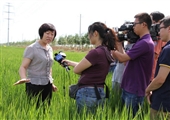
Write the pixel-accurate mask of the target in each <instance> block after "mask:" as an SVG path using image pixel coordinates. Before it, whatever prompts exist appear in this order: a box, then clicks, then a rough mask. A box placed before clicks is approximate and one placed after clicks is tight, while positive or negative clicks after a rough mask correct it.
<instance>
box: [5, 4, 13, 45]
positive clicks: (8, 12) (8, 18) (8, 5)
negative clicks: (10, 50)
mask: <svg viewBox="0 0 170 120" xmlns="http://www.w3.org/2000/svg"><path fill="white" fill-rule="evenodd" d="M6 6H7V7H8V11H5V12H6V13H7V14H8V17H7V18H6V19H7V20H8V30H7V32H8V33H7V45H8V46H9V22H10V20H11V18H10V14H11V13H12V12H10V7H12V6H11V5H10V3H8V4H7V5H6Z"/></svg>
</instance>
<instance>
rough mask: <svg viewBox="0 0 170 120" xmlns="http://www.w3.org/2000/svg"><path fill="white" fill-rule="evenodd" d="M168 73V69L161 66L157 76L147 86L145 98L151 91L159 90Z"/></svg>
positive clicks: (169, 69)
mask: <svg viewBox="0 0 170 120" xmlns="http://www.w3.org/2000/svg"><path fill="white" fill-rule="evenodd" d="M169 72H170V67H167V66H165V65H161V66H160V69H159V72H158V75H157V76H156V77H155V78H154V79H153V80H152V82H151V83H150V84H149V86H148V87H147V88H146V94H145V95H146V96H147V95H148V94H149V93H150V92H151V91H153V90H156V89H158V88H160V87H161V86H162V85H163V83H164V82H165V80H166V78H167V76H168V74H169Z"/></svg>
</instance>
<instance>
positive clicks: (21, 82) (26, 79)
mask: <svg viewBox="0 0 170 120" xmlns="http://www.w3.org/2000/svg"><path fill="white" fill-rule="evenodd" d="M27 82H30V79H29V78H25V79H21V80H18V81H17V82H16V83H14V84H13V85H18V84H23V83H27Z"/></svg>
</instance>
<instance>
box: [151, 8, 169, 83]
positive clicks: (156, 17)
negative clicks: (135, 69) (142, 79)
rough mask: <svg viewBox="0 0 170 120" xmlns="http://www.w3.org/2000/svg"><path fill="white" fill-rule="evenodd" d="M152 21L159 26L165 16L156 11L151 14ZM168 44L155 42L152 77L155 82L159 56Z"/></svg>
mask: <svg viewBox="0 0 170 120" xmlns="http://www.w3.org/2000/svg"><path fill="white" fill-rule="evenodd" d="M150 16H151V19H152V24H159V23H160V20H161V19H163V18H164V14H163V13H161V12H159V11H154V12H152V13H151V14H150ZM165 44H166V42H163V41H162V40H160V39H158V40H156V41H154V45H155V47H154V64H153V69H152V76H151V80H153V78H154V74H155V69H156V63H157V60H158V56H159V54H160V51H161V49H162V47H163V46H164V45H165Z"/></svg>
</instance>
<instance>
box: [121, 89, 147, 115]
mask: <svg viewBox="0 0 170 120" xmlns="http://www.w3.org/2000/svg"><path fill="white" fill-rule="evenodd" d="M121 97H122V102H123V104H125V105H126V108H128V110H129V112H130V109H131V108H132V111H133V117H134V116H135V115H136V113H137V111H138V109H139V107H140V106H141V107H142V105H143V101H144V96H137V95H135V94H132V93H129V92H127V91H125V90H122V96H121Z"/></svg>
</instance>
